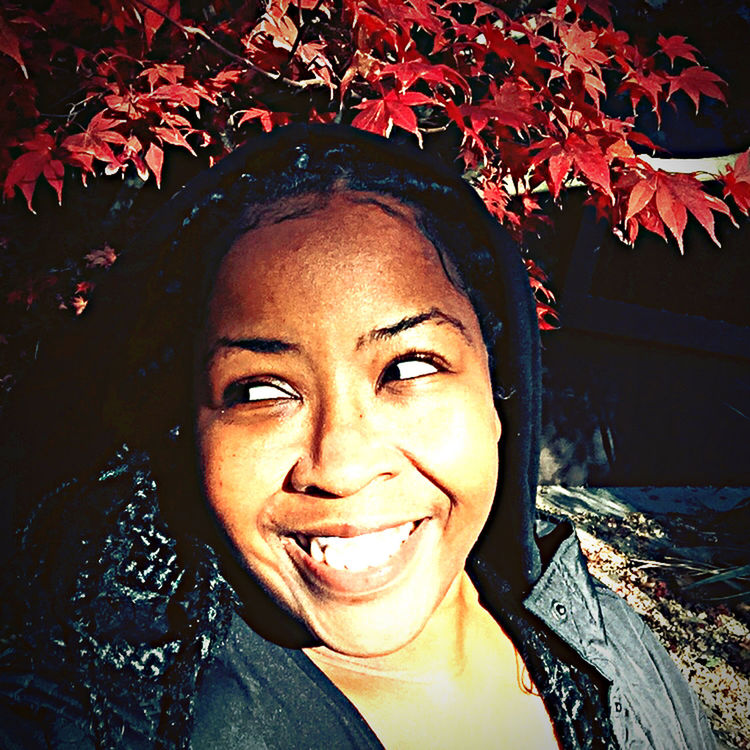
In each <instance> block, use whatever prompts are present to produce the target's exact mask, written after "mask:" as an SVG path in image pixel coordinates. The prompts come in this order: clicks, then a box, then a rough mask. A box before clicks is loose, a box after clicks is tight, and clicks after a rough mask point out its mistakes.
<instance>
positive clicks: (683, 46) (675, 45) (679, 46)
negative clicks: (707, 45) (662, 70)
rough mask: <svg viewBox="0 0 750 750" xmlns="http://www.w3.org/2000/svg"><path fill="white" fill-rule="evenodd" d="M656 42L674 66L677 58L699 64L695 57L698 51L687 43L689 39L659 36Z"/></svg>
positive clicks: (676, 36)
mask: <svg viewBox="0 0 750 750" xmlns="http://www.w3.org/2000/svg"><path fill="white" fill-rule="evenodd" d="M656 41H657V43H658V45H659V46H660V47H661V51H662V52H663V53H664V54H665V55H666V56H667V57H668V58H669V61H670V62H671V63H672V65H674V61H675V58H677V57H681V58H682V59H683V60H690V62H693V63H697V62H698V60H697V59H696V57H695V53H696V52H697V51H698V50H697V49H696V48H695V47H693V45H692V44H688V43H687V37H685V36H678V35H675V36H670V37H665V36H663V35H662V34H659V37H658V39H657V40H656Z"/></svg>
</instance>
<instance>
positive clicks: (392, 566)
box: [284, 519, 429, 598]
mask: <svg viewBox="0 0 750 750" xmlns="http://www.w3.org/2000/svg"><path fill="white" fill-rule="evenodd" d="M428 525H429V523H428V519H424V520H423V521H421V522H420V523H419V524H418V525H417V527H416V528H415V529H414V531H412V533H411V534H410V535H409V537H408V538H407V539H406V541H404V542H402V544H401V546H400V547H399V548H398V550H397V551H396V553H395V554H394V555H393V556H391V557H389V558H388V560H387V561H386V563H385V564H384V565H381V566H380V567H377V568H367V569H366V570H345V569H344V570H337V569H336V568H332V567H331V566H330V565H326V564H325V563H324V562H317V561H316V560H313V558H312V557H310V555H308V554H307V552H305V550H303V549H302V547H300V546H299V544H297V542H295V541H294V540H293V539H291V538H289V537H286V538H285V539H284V548H285V550H286V552H287V554H288V555H289V557H290V558H291V559H292V562H293V563H294V565H295V567H296V568H297V569H298V570H299V572H300V573H301V575H302V577H303V578H304V579H305V580H306V581H307V582H308V584H309V585H310V586H312V587H313V588H316V589H318V590H319V591H321V592H322V593H327V594H329V595H334V596H346V597H352V596H354V597H358V598H365V597H367V596H371V595H375V594H378V593H380V592H381V591H382V590H383V589H386V588H388V587H389V586H391V585H392V584H393V583H394V582H395V581H396V580H397V579H399V578H400V577H401V576H402V575H403V574H404V571H405V570H406V569H407V568H408V567H409V565H410V564H411V562H412V560H413V559H414V558H415V556H416V554H417V551H418V549H419V546H420V543H421V541H422V539H423V538H424V536H425V531H426V528H427V526H428Z"/></svg>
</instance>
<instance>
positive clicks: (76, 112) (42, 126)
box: [0, 0, 750, 327]
mask: <svg viewBox="0 0 750 750" xmlns="http://www.w3.org/2000/svg"><path fill="white" fill-rule="evenodd" d="M190 7H192V8H202V11H201V13H200V15H199V16H196V17H191V16H190V15H189V11H188V10H187V9H186V8H187V3H183V4H181V3H180V2H179V0H122V2H114V1H113V0H85V1H83V2H78V1H77V0H76V1H74V0H55V1H54V2H53V3H52V5H51V7H50V8H49V9H48V10H46V11H45V12H44V14H43V16H42V15H41V14H39V13H37V12H35V11H32V10H28V9H25V8H24V7H23V4H22V3H17V4H13V3H6V4H5V6H4V10H3V13H2V14H0V90H2V93H3V101H6V102H7V101H13V102H15V105H14V107H12V108H5V109H4V111H3V113H2V114H1V115H0V181H2V184H3V191H4V194H5V196H6V197H10V196H12V195H13V194H14V193H15V192H16V191H20V192H21V193H22V195H23V196H24V197H25V199H26V202H27V203H28V206H29V208H30V209H31V207H32V205H33V200H34V192H35V187H36V186H37V184H38V183H39V182H46V183H48V184H49V185H50V186H51V187H52V188H53V189H54V191H55V192H56V194H57V196H58V199H59V200H61V199H62V194H63V184H64V179H63V178H64V175H65V174H66V173H67V172H70V173H73V174H77V175H80V177H81V179H83V180H84V181H85V180H86V178H87V177H88V176H91V175H100V174H102V173H104V174H109V175H111V174H116V173H120V174H121V173H123V172H124V171H126V170H136V171H137V173H138V174H139V175H140V176H141V177H142V178H143V179H144V180H145V179H147V178H148V177H149V176H150V175H152V176H153V178H154V179H155V181H156V183H157V184H159V182H160V180H161V174H162V168H163V164H164V161H165V159H169V158H170V151H172V150H174V149H184V150H187V151H189V152H190V153H196V149H199V148H202V149H208V152H209V153H210V154H211V158H212V160H215V159H217V158H221V156H222V155H223V154H225V153H226V152H227V151H229V150H231V149H232V148H234V147H235V146H237V145H238V144H239V143H241V142H242V141H243V140H245V139H246V138H248V137H250V136H251V135H252V134H253V133H254V132H257V130H258V129H259V128H260V129H262V130H266V131H268V130H271V129H272V128H274V127H276V126H278V125H281V124H284V123H287V122H291V121H299V120H303V121H304V120H314V121H331V120H333V119H336V120H341V121H345V122H351V123H352V124H353V125H355V126H357V127H361V128H364V129H366V130H371V131H373V132H376V133H381V134H383V135H389V134H390V133H391V132H392V131H393V129H394V128H397V129H401V130H403V131H406V132H408V133H411V134H413V135H414V136H415V137H416V139H417V141H418V142H419V143H422V142H423V140H424V139H425V138H429V137H430V136H431V134H432V133H435V132H444V131H448V130H453V131H455V132H456V133H457V134H458V137H459V143H460V145H459V147H458V153H457V158H458V160H459V162H460V163H461V164H462V165H463V167H464V168H465V169H466V171H467V179H470V180H471V181H472V182H473V184H474V185H475V186H476V188H477V189H478V190H479V191H480V193H481V194H482V195H483V196H484V198H485V200H486V202H487V205H488V206H489V208H490V210H491V211H492V212H493V213H494V214H495V215H496V216H497V217H498V219H499V220H500V221H502V222H503V223H504V224H505V225H506V226H507V227H508V228H509V229H510V230H511V231H512V232H513V233H514V234H515V235H516V236H517V237H519V238H522V237H523V234H524V232H527V231H534V230H535V228H536V227H537V226H538V224H539V221H540V220H543V219H544V217H543V215H542V212H541V209H540V207H539V204H538V202H537V201H536V199H535V198H533V197H532V195H531V191H532V190H534V189H539V188H540V187H543V186H544V184H545V183H546V185H548V186H549V190H550V192H551V194H552V196H553V197H554V198H555V199H557V198H558V197H559V195H560V193H561V191H562V190H564V189H565V187H566V186H568V185H569V184H570V183H571V182H572V181H574V180H575V181H577V182H578V183H582V184H583V185H584V186H585V188H586V190H587V191H588V195H589V201H590V202H591V203H592V204H594V205H595V206H596V207H597V210H598V211H599V212H600V214H602V215H603V216H605V217H606V218H607V219H608V220H609V221H610V222H611V224H612V226H613V228H614V229H615V230H616V231H617V232H618V234H619V235H620V236H621V237H623V238H624V239H625V240H626V241H629V242H633V241H635V239H636V237H637V236H638V233H639V231H640V229H641V228H642V227H643V228H646V229H648V230H650V231H654V232H657V233H658V234H660V235H661V236H662V237H665V238H666V230H665V227H666V229H668V230H669V232H670V233H671V235H672V236H673V237H674V238H675V239H676V240H677V242H678V244H679V246H680V248H682V236H683V232H684V229H685V225H686V221H687V216H688V213H690V214H692V215H693V216H694V217H695V218H696V219H697V220H698V221H699V222H700V223H701V224H702V225H703V227H704V228H705V229H706V231H708V233H709V234H710V236H711V237H712V238H713V239H714V241H715V240H716V237H715V234H714V229H713V226H714V216H713V215H714V213H723V214H726V215H729V209H728V208H727V206H726V204H725V203H724V202H723V201H722V200H720V199H718V198H715V197H713V196H711V195H709V194H708V193H706V192H705V191H704V190H703V188H702V186H701V185H700V183H698V182H697V180H696V179H695V178H694V177H692V176H689V175H670V174H666V173H663V172H656V171H655V170H653V169H652V168H651V167H649V166H648V164H646V163H645V162H644V161H643V160H642V159H641V158H639V156H638V154H639V153H643V151H644V149H647V148H649V147H651V145H652V144H650V142H649V140H648V138H646V137H645V136H644V135H642V134H640V133H638V132H637V130H636V119H635V115H633V117H626V118H619V119H618V118H615V117H612V116H610V115H608V114H607V113H606V111H605V110H604V109H603V107H602V105H603V102H605V101H606V100H607V98H609V97H611V96H617V95H623V94H624V95H626V96H627V97H629V99H630V101H631V103H632V106H633V109H634V110H635V107H636V105H638V104H639V103H640V102H642V101H644V100H645V101H646V102H647V103H648V105H649V106H650V107H651V109H652V110H653V111H654V112H656V114H657V116H658V114H659V111H660V109H661V107H662V106H663V105H664V104H665V103H667V102H668V101H669V100H671V99H672V98H673V97H674V96H675V95H676V94H677V93H678V92H683V93H684V94H686V95H687V96H689V97H690V98H691V99H692V101H693V102H694V104H695V107H696V109H697V108H698V107H699V106H700V103H701V98H702V97H705V96H708V97H714V98H718V99H721V100H723V99H724V91H723V81H722V80H721V79H720V78H719V77H718V76H716V75H715V74H713V73H712V72H710V71H709V70H707V69H706V68H705V67H703V66H702V65H701V64H700V63H699V62H698V58H697V50H696V49H695V48H694V47H693V46H692V45H690V44H689V43H687V41H686V39H685V38H684V37H681V36H671V37H668V38H665V37H663V36H659V38H658V49H657V50H655V51H653V52H652V53H650V54H649V53H647V52H646V51H644V50H641V49H639V48H638V47H637V46H636V44H635V43H634V42H633V41H631V40H630V39H629V37H628V35H627V34H626V33H624V32H622V31H618V30H616V29H615V28H614V27H613V25H612V20H611V16H610V13H609V8H608V3H607V1H606V0H558V2H557V3H556V5H555V7H554V8H552V9H550V10H542V11H534V12H527V13H522V14H517V15H515V16H511V15H509V13H506V12H504V11H503V10H502V9H501V8H499V7H497V6H496V5H489V4H487V3H485V2H482V1H481V0H462V2H460V3H459V2H457V1H456V0H449V1H447V2H446V1H445V0H442V1H440V0H406V1H404V0H337V1H336V2H334V0H301V1H299V2H297V1H295V2H292V0H275V1H274V2H271V3H266V4H265V6H264V4H262V3H257V2H255V1H253V0H246V1H245V2H239V0H238V1H237V2H232V3H230V2H229V0H216V1H215V2H213V3H212V4H210V5H208V4H207V5H202V4H192V5H191V6H190ZM50 92H54V95H50ZM50 101H52V102H55V104H54V105H52V106H53V107H56V110H55V111H53V112H50V107H51V105H50V104H49V102H50ZM42 102H44V104H42ZM42 112H44V114H42ZM725 185H726V191H725V197H726V196H731V197H732V199H733V200H734V201H735V203H736V205H737V207H738V208H739V209H740V210H741V211H742V212H744V213H746V214H747V213H748V207H749V206H750V180H749V179H748V166H747V158H746V157H744V161H743V162H742V163H741V164H740V163H739V162H738V165H737V167H736V168H735V170H734V171H733V172H730V173H729V174H728V175H727V176H726V177H725ZM514 196H515V197H514ZM519 196H520V198H519ZM530 272H531V282H532V285H533V286H534V288H535V291H536V293H537V295H538V297H539V312H540V320H541V321H542V326H543V327H545V326H549V325H551V324H550V322H549V321H550V316H551V315H552V314H553V313H552V312H551V308H550V307H549V303H550V302H551V295H549V293H548V292H546V290H545V287H544V279H543V278H542V277H541V276H540V275H535V273H534V271H533V268H532V267H530ZM540 295H541V296H540Z"/></svg>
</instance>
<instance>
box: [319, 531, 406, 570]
mask: <svg viewBox="0 0 750 750" xmlns="http://www.w3.org/2000/svg"><path fill="white" fill-rule="evenodd" d="M414 525H415V524H414V521H408V522H407V523H404V524H401V526H392V527H391V528H389V529H384V530H383V531H374V532H373V533H371V534H360V535H359V536H352V537H340V536H314V537H311V538H310V556H311V557H312V558H313V560H315V561H316V562H325V563H326V565H330V566H331V567H332V568H336V569H337V570H344V569H346V570H352V571H359V570H365V569H366V568H375V567H378V566H380V565H384V564H385V563H386V562H387V561H388V559H389V558H390V557H391V556H392V555H394V554H395V553H396V551H397V550H398V548H399V547H400V546H401V543H402V542H404V541H405V540H406V539H407V537H408V536H409V534H411V532H412V530H413V529H414Z"/></svg>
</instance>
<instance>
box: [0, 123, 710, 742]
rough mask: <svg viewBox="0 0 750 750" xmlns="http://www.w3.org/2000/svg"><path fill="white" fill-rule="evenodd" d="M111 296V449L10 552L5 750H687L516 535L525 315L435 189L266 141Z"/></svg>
mask: <svg viewBox="0 0 750 750" xmlns="http://www.w3.org/2000/svg"><path fill="white" fill-rule="evenodd" d="M122 265H123V266H124V267H125V268H126V271H125V272H121V273H120V276H122V275H123V274H125V275H126V278H117V277H114V276H113V279H112V285H113V286H115V287H119V288H120V289H128V290H130V292H131V293H132V290H133V289H135V288H138V289H141V288H146V289H147V292H146V293H145V294H144V295H143V299H142V300H141V303H140V310H139V312H138V314H137V315H135V316H133V317H134V318H135V326H134V327H133V329H132V330H130V331H129V332H128V335H127V342H128V343H127V345H124V344H123V343H122V341H121V340H119V339H115V343H114V345H113V355H112V356H113V358H114V361H115V363H116V364H115V365H114V366H113V367H112V372H111V373H110V377H109V383H110V385H109V388H108V390H107V394H106V398H105V399H104V400H105V401H106V412H107V414H108V415H109V423H111V424H113V425H114V426H115V427H114V429H113V434H115V435H118V436H124V437H125V438H126V439H127V441H128V445H129V446H130V447H124V448H122V449H121V450H120V451H119V453H118V455H117V457H116V458H115V459H114V460H112V461H111V462H110V463H109V464H108V465H107V466H106V467H105V468H104V469H103V470H101V471H100V472H99V473H98V474H97V475H96V476H95V478H94V479H93V480H91V481H89V482H79V481H76V482H74V483H68V484H66V485H65V486H64V487H63V488H62V489H61V490H60V491H58V492H57V493H56V494H53V495H52V496H48V497H46V498H45V500H44V501H43V502H42V503H41V504H40V505H39V507H38V509H37V511H36V513H35V514H33V515H32V518H31V520H30V521H29V522H28V524H27V526H26V529H25V532H24V535H23V537H22V540H23V547H24V551H25V554H26V559H27V570H28V571H29V573H28V576H29V579H30V581H31V584H30V586H29V589H30V591H31V594H30V604H29V608H28V615H27V619H26V624H25V632H24V635H23V637H19V638H18V639H17V642H16V643H15V644H14V647H13V649H12V650H11V652H10V654H9V655H6V663H7V666H6V674H7V675H8V676H7V678H6V679H5V683H4V687H3V692H4V694H5V696H6V701H5V703H6V707H5V708H4V711H5V717H4V718H3V721H2V722H0V723H2V725H3V727H4V730H3V731H5V733H6V736H5V737H3V740H4V741H3V746H8V747H39V746H52V747H58V746H63V745H64V744H65V743H68V744H71V745H73V746H76V747H88V746H92V745H95V744H97V743H98V744H99V745H101V746H104V747H109V746H113V747H153V746H155V745H156V746H163V747H186V746H188V745H190V746H192V747H195V748H203V747H206V748H215V747H227V748H234V747H238V748H239V747H243V748H244V747H267V748H292V747H358V748H359V747H382V746H385V747H387V748H411V747H424V746H432V747H442V748H456V747H464V746H470V747H478V748H495V747H529V748H535V749H537V748H538V749H539V750H542V749H543V748H553V747H564V748H577V747H591V748H594V747H602V748H604V747H611V748H615V747H646V748H665V747H670V748H696V749H697V748H707V747H711V746H712V742H713V741H712V738H711V733H710V730H709V729H708V727H707V724H706V722H705V719H704V718H703V716H702V714H701V712H700V709H699V707H698V705H697V703H696V700H695V698H694V697H693V695H692V693H691V692H690V691H689V689H688V688H687V686H686V685H685V683H684V682H683V681H682V679H681V677H680V676H679V673H678V672H677V670H676V668H675V667H674V665H672V663H671V662H670V660H669V658H668V656H667V655H666V653H665V652H664V651H663V649H662V648H661V647H660V646H659V645H658V644H657V643H656V641H655V639H654V638H653V636H652V635H651V634H650V633H649V632H648V631H647V630H646V629H645V626H644V625H643V624H642V623H641V621H640V620H639V619H638V618H637V617H636V616H635V615H633V614H632V613H631V612H630V611H629V610H628V608H627V607H626V606H625V605H624V604H623V603H622V602H621V601H620V600H619V599H618V598H617V597H615V596H614V595H612V594H610V593H609V592H608V591H606V590H605V589H603V587H601V586H599V585H598V584H595V583H594V582H593V581H592V580H591V579H590V578H589V577H588V574H587V572H586V569H585V564H584V563H583V561H582V558H581V555H580V552H579V550H578V547H577V544H576V542H575V537H574V535H573V534H572V533H571V530H570V529H569V528H567V527H561V528H557V529H554V530H551V531H549V530H547V531H549V533H547V534H546V535H545V536H540V537H536V536H535V533H534V525H533V515H534V512H533V500H534V495H535V486H536V470H537V441H538V421H539V388H540V384H539V363H538V336H537V331H536V320H535V315H534V308H533V303H532V300H531V295H530V292H529V288H528V282H527V280H526V278H525V274H524V271H523V267H522V265H521V263H520V259H519V255H518V250H517V248H516V247H515V246H514V245H513V243H512V242H511V241H510V240H509V239H508V238H507V236H506V235H505V234H503V233H502V232H501V231H500V230H499V229H498V228H497V227H496V226H495V225H494V222H493V221H492V220H491V218H490V217H489V215H488V214H487V212H486V210H485V209H484V207H483V206H482V205H481V202H480V201H479V199H478V198H477V197H476V196H475V195H474V194H473V191H471V189H470V188H469V187H467V186H466V185H465V184H463V183H462V181H461V180H460V179H459V178H457V177H456V176H454V175H452V174H450V173H448V172H447V171H444V170H443V169H442V168H440V167H438V166H436V165H434V164H431V163H430V162H429V161H428V160H427V159H426V157H424V156H423V155H422V154H419V153H414V152H412V151H410V150H407V149H404V148H397V147H395V146H393V145H392V144H390V143H388V142H386V141H384V140H382V139H379V138H375V137H371V136H369V135H366V134H362V133H360V132H357V131H352V130H351V129H348V128H340V127H323V126H319V127H315V126H305V127H300V126H296V127H290V128H286V129H282V130H279V131H276V132H275V133H274V134H272V135H270V136H267V137H265V138H263V139H261V140H259V141H258V142H256V143H254V144H252V145H251V146H249V147H246V148H244V149H240V150H239V151H238V152H235V153H234V154H232V155H231V156H230V157H228V158H227V159H226V160H225V161H224V162H222V163H221V164H220V165H219V166H218V167H217V168H215V169H214V170H211V171H210V172H208V173H207V174H206V175H203V176H202V177H200V178H199V179H198V180H197V181H195V182H194V183H193V184H192V185H191V186H189V187H188V188H186V189H185V190H184V191H182V192H181V193H180V194H179V195H178V196H177V197H176V198H175V199H173V200H172V201H171V203H170V204H168V206H167V207H166V208H165V209H164V210H162V211H161V213H160V214H159V215H158V216H157V217H156V218H155V219H154V221H153V222H152V223H151V224H150V226H149V228H148V229H147V231H146V232H144V233H143V235H142V236H141V237H140V238H138V239H137V240H136V241H135V242H134V243H133V249H132V250H131V252H130V258H129V259H128V261H127V263H126V262H123V264H122ZM154 268H155V269H157V270H156V271H154ZM127 274H131V275H132V276H133V278H128V277H127ZM136 285H137V286H136ZM116 296H117V295H116V294H115V293H114V292H112V294H111V295H110V297H111V298H112V299H116ZM101 297H102V298H103V299H104V298H106V297H105V292H102V295H101ZM100 320H101V321H106V323H104V324H103V328H104V329H105V330H106V331H107V332H108V335H109V337H110V338H112V336H111V335H110V333H109V332H110V331H111V325H113V320H114V317H108V316H106V315H105V313H104V311H101V317H100ZM103 345H104V342H103V341H102V346H103ZM123 349H124V355H123V356H119V354H120V351H121V350H123ZM157 493H158V494H157ZM72 511H74V512H75V513H76V516H75V518H76V524H75V525H74V526H71V525H70V524H67V525H66V524H64V523H63V522H62V521H63V519H64V518H66V517H68V516H69V514H70V513H71V512H72ZM61 536H62V537H63V539H62V540H61V539H60V537H61ZM67 536H70V539H66V538H65V537H67ZM41 655H43V656H41ZM40 656H41V658H40Z"/></svg>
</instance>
